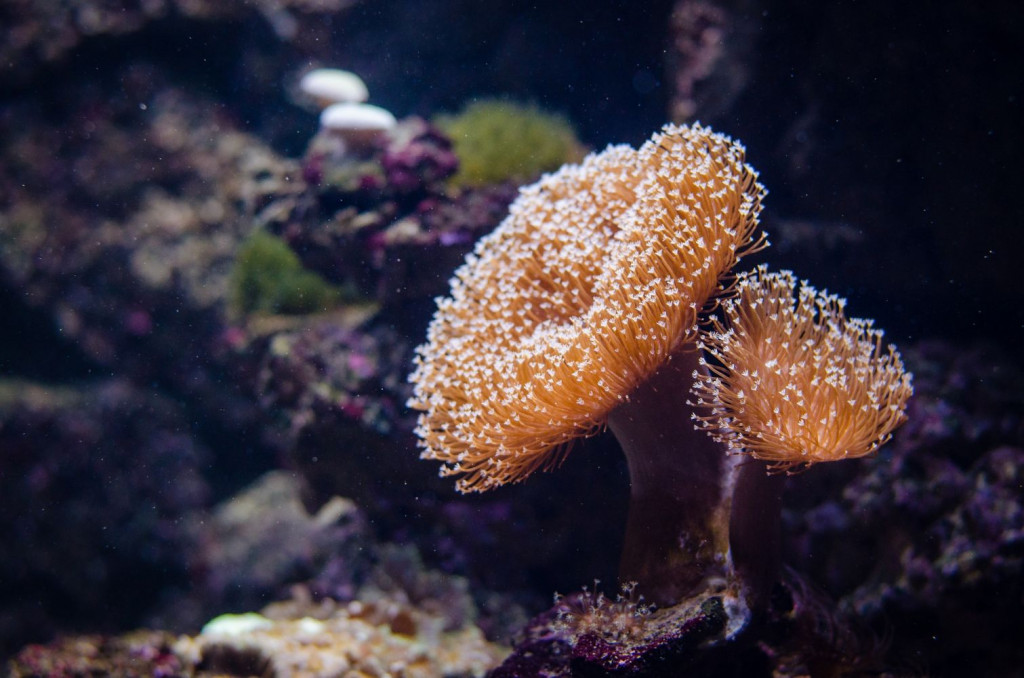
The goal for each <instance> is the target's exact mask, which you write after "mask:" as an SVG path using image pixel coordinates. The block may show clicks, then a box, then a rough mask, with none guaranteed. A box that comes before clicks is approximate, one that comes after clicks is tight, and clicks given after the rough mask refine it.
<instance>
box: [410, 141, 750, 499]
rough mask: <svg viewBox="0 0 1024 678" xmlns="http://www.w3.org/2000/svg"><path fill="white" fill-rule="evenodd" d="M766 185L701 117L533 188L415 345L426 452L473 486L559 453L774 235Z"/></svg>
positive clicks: (664, 356) (502, 479)
mask: <svg viewBox="0 0 1024 678" xmlns="http://www.w3.org/2000/svg"><path fill="white" fill-rule="evenodd" d="M763 195H764V189H763V188H762V186H761V185H760V184H759V183H758V182H757V174H756V172H755V171H754V170H753V169H752V168H751V167H750V166H748V165H747V164H746V163H745V155H744V149H743V147H742V146H741V145H740V144H738V143H736V142H733V141H732V140H731V139H729V138H728V137H725V136H722V135H720V134H716V133H714V132H712V131H711V130H709V129H707V128H704V127H701V126H699V125H694V126H692V127H679V126H673V125H669V126H666V127H665V128H664V129H662V131H661V132H660V133H658V134H656V135H654V137H653V138H652V139H651V140H650V141H648V142H647V143H646V144H644V145H643V146H642V147H641V148H640V149H639V150H634V149H632V148H629V147H626V146H611V147H609V148H608V149H607V150H605V151H603V152H601V153H597V154H592V155H590V156H588V157H587V158H586V159H584V161H583V162H582V164H580V165H570V166H567V167H564V168H562V169H561V170H559V171H557V172H555V173H553V174H550V175H547V176H545V177H544V178H543V179H541V180H540V181H539V182H538V183H537V184H534V185H532V186H529V187H527V188H524V189H523V190H522V191H521V193H520V195H519V197H518V198H517V199H516V201H515V202H514V203H513V204H512V206H511V208H510V213H509V215H508V217H507V218H506V219H505V221H503V222H502V224H501V225H500V226H498V228H497V229H496V230H495V231H494V232H493V233H492V234H490V235H489V236H487V237H485V238H483V239H482V240H481V241H480V242H479V243H478V244H477V247H476V249H475V250H474V252H473V254H472V255H470V256H469V257H468V258H467V261H466V263H465V264H464V265H463V266H462V267H461V268H460V269H459V270H458V271H457V272H456V273H455V277H454V278H453V280H452V284H451V296H449V297H447V298H444V299H441V300H439V302H438V308H437V313H436V315H435V316H434V319H433V322H432V323H431V325H430V328H429V331H428V335H427V342H426V344H424V345H423V346H421V347H420V348H419V349H418V356H417V361H416V369H415V371H414V373H413V374H412V376H411V378H410V379H411V381H412V383H413V384H414V387H415V391H414V397H413V398H412V399H411V401H410V405H411V406H412V407H414V408H416V409H419V410H422V414H421V415H420V418H419V425H418V428H417V433H418V435H419V437H420V440H421V446H422V450H423V454H422V456H423V457H424V458H426V459H434V460H438V461H440V462H442V463H443V465H444V466H443V468H442V475H455V476H459V479H458V483H457V486H458V488H459V490H461V491H463V492H467V491H482V490H487V489H490V488H493V487H497V486H499V485H503V484H505V483H509V482H514V481H518V480H521V479H522V478H524V477H526V476H527V475H528V474H530V473H531V472H533V471H535V470H536V469H538V468H543V467H546V466H549V465H551V464H554V463H557V461H558V460H559V458H560V453H561V452H563V451H564V450H565V449H566V446H567V443H569V442H570V441H572V440H573V439H574V438H577V437H579V436H583V435H587V434H590V433H592V432H594V431H596V430H598V429H599V428H601V427H602V426H603V424H604V423H605V421H606V419H607V417H608V415H609V413H610V412H611V411H612V410H613V409H615V408H616V407H618V406H619V405H621V404H623V403H624V402H626V401H627V400H628V398H629V397H630V394H631V393H632V392H634V390H636V389H637V387H638V386H640V385H641V384H643V383H644V382H645V381H646V380H647V379H648V378H649V377H651V376H652V375H653V374H654V373H655V372H656V371H657V370H658V369H659V368H660V367H662V366H663V365H664V364H665V363H666V362H667V361H669V359H670V357H671V356H672V354H673V353H674V352H676V351H677V350H678V349H680V348H681V347H682V346H684V345H685V344H688V343H690V342H692V341H693V339H694V338H695V336H696V331H697V320H698V315H699V313H700V312H701V311H702V309H703V308H704V307H705V305H706V304H707V303H708V302H709V300H711V299H714V298H715V297H716V295H717V294H718V293H719V292H720V279H721V278H722V277H723V276H724V275H725V274H726V273H727V272H728V271H729V270H730V269H731V268H732V267H733V266H734V265H735V264H736V262H737V261H738V260H739V258H740V256H742V255H743V254H744V253H746V252H749V251H751V250H753V249H756V248H758V247H760V246H762V245H763V237H761V238H759V237H757V236H756V235H755V232H756V227H757V218H758V214H759V212H760V203H761V198H762V196H763ZM680 386H681V388H682V389H683V391H685V385H680Z"/></svg>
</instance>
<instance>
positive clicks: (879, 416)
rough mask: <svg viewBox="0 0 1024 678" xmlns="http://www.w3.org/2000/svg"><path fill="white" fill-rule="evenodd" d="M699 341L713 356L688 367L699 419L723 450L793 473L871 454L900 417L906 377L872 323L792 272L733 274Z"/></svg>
mask: <svg viewBox="0 0 1024 678" xmlns="http://www.w3.org/2000/svg"><path fill="white" fill-rule="evenodd" d="M736 292H737V293H736V296H735V297H734V298H731V299H728V300H727V301H725V302H724V303H723V304H722V311H723V315H724V318H725V322H724V323H722V322H719V321H718V320H717V319H715V320H713V321H712V323H711V326H710V327H709V328H708V329H707V331H702V333H701V338H700V340H699V342H698V344H699V346H700V348H702V349H703V350H705V351H706V352H707V353H708V354H709V355H710V356H711V357H712V358H713V360H712V361H708V362H705V363H704V364H706V365H707V373H701V372H695V373H694V379H695V382H694V386H693V393H694V395H695V396H696V397H697V402H696V403H695V404H696V405H698V406H702V407H704V408H707V409H708V410H709V411H710V414H708V415H707V416H697V415H694V418H695V420H696V421H697V423H698V426H699V427H701V428H703V429H704V430H705V431H707V432H708V433H709V434H710V435H711V437H712V438H714V439H715V440H716V441H718V442H720V443H723V444H725V445H726V446H727V447H728V448H729V449H730V450H733V451H738V452H743V453H746V454H749V455H751V456H752V457H755V458H756V459H760V460H762V461H764V462H767V463H768V465H769V467H770V468H772V469H774V470H787V471H788V470H792V469H796V468H800V467H806V466H809V465H811V464H815V463H818V462H823V461H837V460H840V459H848V458H855V457H862V456H864V455H867V454H870V453H871V452H873V451H875V450H876V449H877V448H878V447H879V446H880V445H882V444H883V443H885V442H886V441H887V440H889V438H890V437H891V435H892V431H893V430H894V429H895V428H896V427H898V426H899V425H900V424H901V423H903V421H904V420H905V419H906V404H907V400H908V399H909V398H910V396H911V394H912V393H913V388H912V386H911V375H910V374H909V373H907V372H906V371H905V370H904V368H903V362H902V360H901V359H900V354H899V353H898V352H897V351H896V349H895V348H894V347H893V346H891V345H890V346H888V347H885V346H883V344H882V331H881V330H878V329H875V328H874V326H873V321H872V320H861V319H859V318H847V317H846V316H845V314H844V309H845V306H846V301H845V300H844V299H840V298H839V297H837V296H835V295H830V294H826V293H824V292H817V291H816V290H815V289H814V288H813V287H811V286H809V285H808V284H806V283H803V284H802V285H801V286H800V288H799V290H797V283H796V279H795V277H794V276H793V274H792V273H791V272H789V271H782V272H780V273H769V272H767V270H766V269H765V267H763V266H761V267H759V268H758V269H757V270H755V271H754V272H752V273H750V274H744V275H741V276H740V277H739V280H738V283H737V289H736Z"/></svg>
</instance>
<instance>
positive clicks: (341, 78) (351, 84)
mask: <svg viewBox="0 0 1024 678" xmlns="http://www.w3.org/2000/svg"><path fill="white" fill-rule="evenodd" d="M299 90H300V91H301V92H302V93H303V94H305V95H306V96H308V97H310V98H312V99H313V100H314V101H316V102H317V104H318V105H319V107H320V108H325V107H327V106H330V105H331V104H342V103H362V102H364V101H366V100H367V99H369V98H370V93H369V91H368V90H367V89H366V83H364V82H363V80H362V78H360V77H359V76H358V75H356V74H355V73H350V72H348V71H343V70H340V69H337V68H317V69H314V70H312V71H310V72H309V73H306V74H305V75H304V76H302V79H301V80H299Z"/></svg>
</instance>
